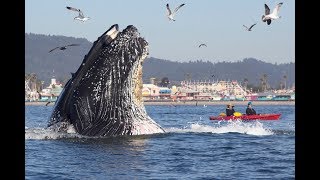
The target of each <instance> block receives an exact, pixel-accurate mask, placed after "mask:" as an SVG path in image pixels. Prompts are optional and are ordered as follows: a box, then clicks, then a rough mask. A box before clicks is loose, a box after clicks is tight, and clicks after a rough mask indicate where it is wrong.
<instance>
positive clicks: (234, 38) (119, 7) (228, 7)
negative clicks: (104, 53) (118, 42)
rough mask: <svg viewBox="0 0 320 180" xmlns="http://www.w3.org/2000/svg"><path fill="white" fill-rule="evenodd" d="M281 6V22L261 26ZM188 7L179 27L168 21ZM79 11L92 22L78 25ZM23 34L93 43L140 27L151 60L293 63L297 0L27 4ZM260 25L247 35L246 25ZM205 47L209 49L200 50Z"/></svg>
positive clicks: (56, 0)
mask: <svg viewBox="0 0 320 180" xmlns="http://www.w3.org/2000/svg"><path fill="white" fill-rule="evenodd" d="M279 2H283V5H282V7H281V8H280V13H279V14H280V16H281V19H278V20H275V21H272V23H271V25H269V26H268V25H267V24H266V23H263V22H262V21H261V17H262V15H263V14H264V3H266V4H267V5H268V6H269V8H270V9H271V11H272V10H273V8H274V7H275V5H276V4H277V3H279ZM167 3H169V5H170V7H171V9H174V8H175V7H177V6H178V5H180V4H182V3H185V6H183V7H182V8H181V9H180V10H179V11H178V12H177V14H176V16H175V19H176V21H175V22H172V21H169V20H168V18H167V17H166V13H167V12H166V4H167ZM66 6H71V7H75V8H79V9H81V10H82V11H83V12H84V15H85V16H89V17H91V19H90V20H89V21H87V22H85V23H82V22H80V21H77V20H74V19H73V18H74V17H75V16H77V15H78V13H77V12H74V11H70V10H68V9H66ZM25 7H26V9H25V13H26V14H25V32H26V33H30V32H31V33H36V34H47V35H48V34H50V35H64V36H72V37H81V38H86V39H88V40H89V41H91V42H93V41H95V40H96V39H97V38H98V37H99V36H100V35H101V34H102V33H104V32H105V31H106V30H107V29H108V28H109V27H110V26H111V25H113V24H118V25H119V29H120V30H121V31H122V30H123V29H124V28H125V27H126V26H127V25H134V26H136V27H137V28H138V30H139V32H140V35H141V36H142V37H144V38H145V39H146V40H147V41H148V42H149V50H150V55H149V56H150V57H156V58H161V59H167V60H171V61H180V62H185V61H189V60H200V59H202V60H204V61H207V60H208V61H211V62H213V63H215V62H219V61H232V62H234V61H238V60H242V59H244V58H247V57H253V58H257V59H259V60H262V61H265V62H271V63H275V62H277V63H278V64H279V63H288V62H295V1H294V0H289V1H274V0H273V1H266V0H263V1H260V0H241V1H240V0H117V1H111V0H26V1H25ZM253 23H257V25H256V26H254V27H253V28H252V30H253V31H251V32H248V31H246V30H245V28H244V27H243V26H242V25H247V26H250V25H252V24H253ZM201 43H206V44H207V47H202V48H198V45H199V44H201Z"/></svg>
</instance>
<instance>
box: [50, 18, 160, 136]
mask: <svg viewBox="0 0 320 180" xmlns="http://www.w3.org/2000/svg"><path fill="white" fill-rule="evenodd" d="M148 53H149V51H148V42H147V41H146V40H145V39H143V38H142V37H140V34H139V32H138V30H137V28H136V27H134V26H132V25H130V26H127V27H126V28H125V29H124V30H123V31H122V32H120V31H119V27H118V25H117V24H115V25H113V26H111V27H110V28H109V29H108V30H107V31H106V32H105V33H103V34H102V35H101V36H100V37H99V38H98V39H97V40H96V41H95V42H94V43H93V46H92V48H91V49H90V51H89V53H88V54H87V55H86V56H85V57H84V59H83V62H82V63H81V65H80V67H79V69H78V70H77V72H76V73H74V75H73V77H72V78H71V79H70V80H69V81H68V83H67V84H66V85H65V88H64V90H63V91H62V92H61V94H60V97H59V99H58V100H57V102H56V105H55V107H54V110H53V113H52V115H51V117H50V120H49V124H48V126H52V125H56V124H61V123H67V124H71V125H73V126H74V128H75V130H76V132H77V133H79V134H82V135H87V136H116V135H140V134H153V133H162V132H164V130H163V129H162V128H161V127H160V126H159V125H158V124H157V123H156V122H155V121H153V120H152V119H151V118H150V117H149V116H148V115H147V113H146V111H145V108H144V105H143V101H142V85H143V82H142V65H143V61H144V59H145V58H146V57H147V56H148ZM62 129H64V128H61V126H60V128H59V130H62Z"/></svg>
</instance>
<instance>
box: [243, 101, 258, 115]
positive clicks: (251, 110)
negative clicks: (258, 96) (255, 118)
mask: <svg viewBox="0 0 320 180" xmlns="http://www.w3.org/2000/svg"><path fill="white" fill-rule="evenodd" d="M246 114H247V115H254V114H257V113H256V111H255V110H254V109H253V108H252V102H251V101H249V102H248V106H247V109H246Z"/></svg>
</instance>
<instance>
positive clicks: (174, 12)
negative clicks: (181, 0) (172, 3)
mask: <svg viewBox="0 0 320 180" xmlns="http://www.w3.org/2000/svg"><path fill="white" fill-rule="evenodd" d="M184 5H185V4H180V6H178V7H177V8H176V9H175V10H174V11H173V12H171V10H170V7H169V4H167V11H168V15H167V16H168V18H169V20H172V21H175V19H173V17H174V15H175V14H176V13H177V11H178V10H179V9H180V8H181V7H182V6H184Z"/></svg>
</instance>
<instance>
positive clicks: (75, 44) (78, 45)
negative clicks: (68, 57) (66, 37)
mask: <svg viewBox="0 0 320 180" xmlns="http://www.w3.org/2000/svg"><path fill="white" fill-rule="evenodd" d="M79 45H80V44H69V45H66V46H64V47H67V46H79Z"/></svg>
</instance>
